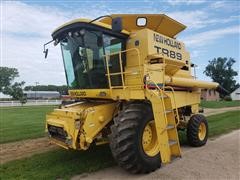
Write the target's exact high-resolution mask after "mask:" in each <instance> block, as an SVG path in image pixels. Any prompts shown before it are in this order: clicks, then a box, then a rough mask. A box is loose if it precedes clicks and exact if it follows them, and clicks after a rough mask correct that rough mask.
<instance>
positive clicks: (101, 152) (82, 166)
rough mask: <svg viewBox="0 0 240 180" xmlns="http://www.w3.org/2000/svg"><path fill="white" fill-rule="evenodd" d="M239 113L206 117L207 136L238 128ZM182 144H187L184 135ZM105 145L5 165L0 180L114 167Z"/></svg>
mask: <svg viewBox="0 0 240 180" xmlns="http://www.w3.org/2000/svg"><path fill="white" fill-rule="evenodd" d="M239 116H240V114H239V112H238V111H232V112H226V113H222V114H218V115H212V116H209V117H208V118H207V119H208V121H209V131H210V132H209V136H210V137H213V136H216V135H220V134H223V133H227V132H230V131H232V130H234V129H239V128H240V121H239V118H240V117H239ZM180 139H181V144H185V143H186V138H185V136H184V132H181V133H180ZM114 164H115V163H114V160H113V158H112V155H111V152H110V149H109V147H108V145H105V146H99V147H95V148H92V149H90V150H88V151H85V152H82V151H80V152H79V151H67V150H64V149H59V150H54V151H50V152H46V153H43V154H38V155H34V156H32V157H30V158H26V159H21V160H16V161H12V162H8V163H6V164H4V165H2V166H1V167H0V179H57V178H64V179H69V178H70V177H72V176H73V175H76V174H81V173H84V172H93V171H97V170H99V169H102V168H105V167H110V166H113V165H114Z"/></svg>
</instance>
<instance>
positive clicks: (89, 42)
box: [52, 22, 128, 89]
mask: <svg viewBox="0 0 240 180" xmlns="http://www.w3.org/2000/svg"><path fill="white" fill-rule="evenodd" d="M52 36H53V39H54V40H55V44H57V43H60V46H61V50H62V56H63V62H64V68H65V73H66V78H67V83H68V86H69V89H108V88H109V85H108V80H107V76H106V73H107V67H106V61H105V57H106V56H107V55H110V54H113V53H117V52H119V51H123V50H125V49H126V39H127V37H128V35H126V34H123V33H121V32H114V31H112V30H109V29H107V28H104V27H100V26H96V25H95V24H89V23H86V22H77V23H73V24H69V25H67V26H64V27H63V28H60V29H58V30H56V31H55V32H54V33H53V34H52ZM122 56H124V55H122ZM109 58H110V59H109V61H108V66H109V70H110V73H115V72H119V71H120V64H119V55H118V54H116V55H111V56H109ZM121 58H122V60H123V63H125V59H126V58H125V57H121ZM111 81H112V82H113V83H114V85H119V86H120V85H121V84H122V82H121V77H120V75H116V76H115V77H112V79H111Z"/></svg>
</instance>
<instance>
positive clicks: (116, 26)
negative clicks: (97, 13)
mask: <svg viewBox="0 0 240 180" xmlns="http://www.w3.org/2000/svg"><path fill="white" fill-rule="evenodd" d="M112 30H113V31H114V32H121V31H122V18H121V17H116V18H113V19H112Z"/></svg>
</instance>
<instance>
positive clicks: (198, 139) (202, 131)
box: [187, 114, 208, 147]
mask: <svg viewBox="0 0 240 180" xmlns="http://www.w3.org/2000/svg"><path fill="white" fill-rule="evenodd" d="M187 139H188V142H189V144H190V145H191V146H193V147H200V146H203V145H205V144H206V143H207V139H208V122H207V120H206V118H205V117H204V116H203V115H201V114H196V115H193V116H192V117H191V118H190V120H189V121H188V125H187Z"/></svg>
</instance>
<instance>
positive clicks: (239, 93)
mask: <svg viewBox="0 0 240 180" xmlns="http://www.w3.org/2000/svg"><path fill="white" fill-rule="evenodd" d="M230 96H231V98H232V100H233V101H237V100H238V101H240V87H239V88H237V89H236V90H235V91H233V92H232V93H231V94H230Z"/></svg>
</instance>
